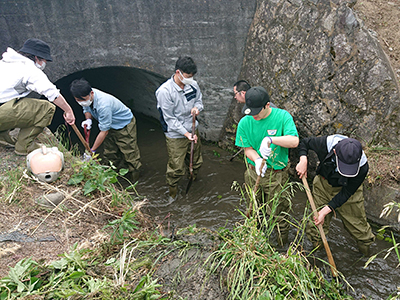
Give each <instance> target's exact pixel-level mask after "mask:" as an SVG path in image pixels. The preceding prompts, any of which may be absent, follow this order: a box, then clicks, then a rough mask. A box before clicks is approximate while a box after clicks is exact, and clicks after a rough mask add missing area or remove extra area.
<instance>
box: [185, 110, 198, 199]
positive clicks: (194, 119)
mask: <svg viewBox="0 0 400 300" xmlns="http://www.w3.org/2000/svg"><path fill="white" fill-rule="evenodd" d="M195 130H196V116H195V115H194V114H193V122H192V138H193V136H194V134H195ZM193 152H194V141H193V140H192V142H191V145H190V160H189V172H190V177H189V182H188V185H187V187H186V194H187V193H188V192H189V189H190V186H191V185H192V182H193Z"/></svg>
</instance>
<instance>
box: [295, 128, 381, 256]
mask: <svg viewBox="0 0 400 300" xmlns="http://www.w3.org/2000/svg"><path fill="white" fill-rule="evenodd" d="M298 149H299V155H300V162H299V163H298V164H297V166H296V171H297V174H298V175H299V177H300V178H302V177H303V176H306V177H307V164H308V159H307V155H308V151H309V150H313V151H314V152H315V153H316V154H317V156H318V159H319V161H320V163H319V166H318V168H317V175H316V176H315V178H314V181H313V191H312V192H313V195H314V199H315V206H316V208H317V209H320V210H319V212H318V216H317V217H314V222H309V223H308V224H307V228H306V233H307V237H308V239H309V240H310V241H311V242H312V243H313V245H314V247H318V248H321V246H322V243H321V237H320V235H319V233H318V230H317V228H316V226H318V225H320V224H321V225H323V229H324V232H325V234H326V235H328V232H329V224H330V222H331V220H332V215H333V214H334V213H335V212H336V213H338V214H339V215H340V216H341V219H342V221H343V226H344V228H345V229H346V230H347V231H348V232H349V233H350V235H351V236H352V237H353V238H354V239H355V240H356V241H357V246H358V249H359V251H360V252H361V253H362V254H363V255H365V256H368V255H369V248H370V245H371V244H372V243H373V242H374V240H375V236H374V234H373V233H372V230H371V226H370V225H369V223H368V222H367V218H366V215H365V208H364V196H363V186H362V184H363V182H364V179H365V177H366V176H367V173H368V169H369V167H368V161H367V157H366V156H365V153H364V151H363V150H362V146H361V144H360V142H359V141H357V140H355V139H352V138H348V137H346V136H343V135H339V134H335V135H330V136H322V137H310V138H304V139H302V140H301V141H300V144H299V147H298ZM314 224H315V225H316V226H314Z"/></svg>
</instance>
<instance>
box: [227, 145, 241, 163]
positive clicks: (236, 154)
mask: <svg viewBox="0 0 400 300" xmlns="http://www.w3.org/2000/svg"><path fill="white" fill-rule="evenodd" d="M243 149H244V148H242V149H240V150H239V151H238V152H236V153H235V154H234V155H232V157H231V158H230V159H229V161H232V160H233V159H234V158H235V157H236V156H238V154H239V153H240V152H242V151H243Z"/></svg>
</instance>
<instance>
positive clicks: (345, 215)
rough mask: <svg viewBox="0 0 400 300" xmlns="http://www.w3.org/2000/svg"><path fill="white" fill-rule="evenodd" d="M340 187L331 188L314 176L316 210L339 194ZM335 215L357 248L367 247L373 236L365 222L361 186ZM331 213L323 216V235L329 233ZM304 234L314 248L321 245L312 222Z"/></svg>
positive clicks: (337, 209)
mask: <svg viewBox="0 0 400 300" xmlns="http://www.w3.org/2000/svg"><path fill="white" fill-rule="evenodd" d="M341 189H342V187H332V186H331V185H330V184H329V183H328V180H326V179H325V178H323V177H322V176H320V175H317V176H315V178H314V181H313V188H312V190H313V195H314V202H315V206H316V207H317V209H318V210H319V209H321V208H322V207H324V206H325V205H326V204H328V202H329V201H331V200H332V198H333V197H334V196H335V195H336V194H337V193H339V192H340V190H341ZM336 213H337V214H338V215H339V216H340V218H341V219H342V221H343V226H344V228H345V229H346V230H347V231H348V232H349V233H350V235H351V236H352V237H353V238H354V239H355V240H356V241H357V245H359V246H363V245H364V246H369V245H371V244H372V243H373V242H374V240H375V236H374V234H373V233H372V230H371V226H370V225H369V223H368V222H367V217H366V214H365V208H364V196H363V186H362V185H361V186H360V187H359V188H358V190H357V191H356V192H355V193H354V195H353V196H351V197H350V198H349V200H347V202H346V203H344V204H343V205H342V206H341V207H339V208H336ZM332 216H333V213H329V214H328V215H326V216H325V220H324V225H323V229H324V232H325V235H328V233H329V225H330V223H331V220H332ZM306 233H307V237H308V239H309V240H310V241H311V242H312V243H313V244H314V246H316V245H318V244H321V236H320V234H319V231H318V228H317V227H316V226H315V225H314V222H312V221H310V222H309V223H308V224H307V227H306Z"/></svg>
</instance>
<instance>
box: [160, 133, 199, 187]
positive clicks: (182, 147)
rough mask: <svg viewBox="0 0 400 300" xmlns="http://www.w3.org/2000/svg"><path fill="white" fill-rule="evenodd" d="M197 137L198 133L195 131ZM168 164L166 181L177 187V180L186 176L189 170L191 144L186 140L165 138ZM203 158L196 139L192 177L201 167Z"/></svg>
mask: <svg viewBox="0 0 400 300" xmlns="http://www.w3.org/2000/svg"><path fill="white" fill-rule="evenodd" d="M196 135H197V136H198V137H199V132H198V130H196ZM166 144H167V151H168V163H167V172H166V181H167V184H168V185H170V186H177V185H178V182H179V180H180V179H181V177H182V176H183V175H185V174H186V172H187V170H188V168H189V163H190V161H189V159H190V149H191V144H192V142H191V141H190V140H189V139H187V138H179V139H173V138H169V137H166ZM202 164H203V156H202V154H201V141H200V138H198V139H197V143H195V144H194V151H193V176H194V177H196V175H197V173H198V171H199V169H200V167H201V165H202Z"/></svg>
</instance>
